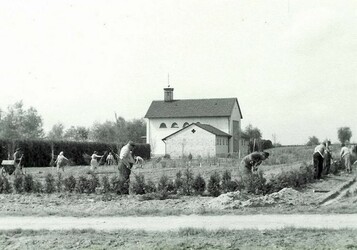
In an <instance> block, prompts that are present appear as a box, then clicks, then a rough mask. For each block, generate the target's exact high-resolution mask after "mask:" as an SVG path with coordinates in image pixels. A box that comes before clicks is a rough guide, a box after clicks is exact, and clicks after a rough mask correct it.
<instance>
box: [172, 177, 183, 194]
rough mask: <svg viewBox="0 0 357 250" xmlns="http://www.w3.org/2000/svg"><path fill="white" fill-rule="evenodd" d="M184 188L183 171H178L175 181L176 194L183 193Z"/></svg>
mask: <svg viewBox="0 0 357 250" xmlns="http://www.w3.org/2000/svg"><path fill="white" fill-rule="evenodd" d="M182 186H183V180H182V173H181V171H178V172H177V173H176V178H175V180H174V188H175V189H174V191H175V193H179V194H180V193H182V192H183V191H182Z"/></svg>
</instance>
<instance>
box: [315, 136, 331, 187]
mask: <svg viewBox="0 0 357 250" xmlns="http://www.w3.org/2000/svg"><path fill="white" fill-rule="evenodd" d="M326 144H329V142H327V143H326V142H323V143H321V144H320V145H318V146H316V147H315V149H314V153H313V155H312V160H313V163H314V171H315V173H314V179H318V180H319V179H321V174H322V170H323V164H324V157H325V152H326ZM328 146H329V145H327V147H328Z"/></svg>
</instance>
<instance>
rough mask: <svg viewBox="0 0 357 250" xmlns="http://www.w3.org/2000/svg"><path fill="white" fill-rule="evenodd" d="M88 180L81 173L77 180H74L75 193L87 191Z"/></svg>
mask: <svg viewBox="0 0 357 250" xmlns="http://www.w3.org/2000/svg"><path fill="white" fill-rule="evenodd" d="M88 184H89V183H88V180H87V178H86V177H85V176H83V175H81V176H79V177H78V180H77V182H76V188H75V190H76V192H77V193H80V194H83V193H85V192H88V189H89V185H88Z"/></svg>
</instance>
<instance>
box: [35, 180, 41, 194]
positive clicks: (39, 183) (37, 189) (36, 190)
mask: <svg viewBox="0 0 357 250" xmlns="http://www.w3.org/2000/svg"><path fill="white" fill-rule="evenodd" d="M33 191H34V192H35V193H42V192H43V185H42V182H40V181H39V180H34V182H33Z"/></svg>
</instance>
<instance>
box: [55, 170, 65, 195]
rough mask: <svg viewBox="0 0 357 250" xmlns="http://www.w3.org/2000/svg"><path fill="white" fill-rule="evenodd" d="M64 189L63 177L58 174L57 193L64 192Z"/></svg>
mask: <svg viewBox="0 0 357 250" xmlns="http://www.w3.org/2000/svg"><path fill="white" fill-rule="evenodd" d="M62 187H63V177H62V174H61V173H58V175H57V179H56V189H57V192H59V193H60V192H62Z"/></svg>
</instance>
